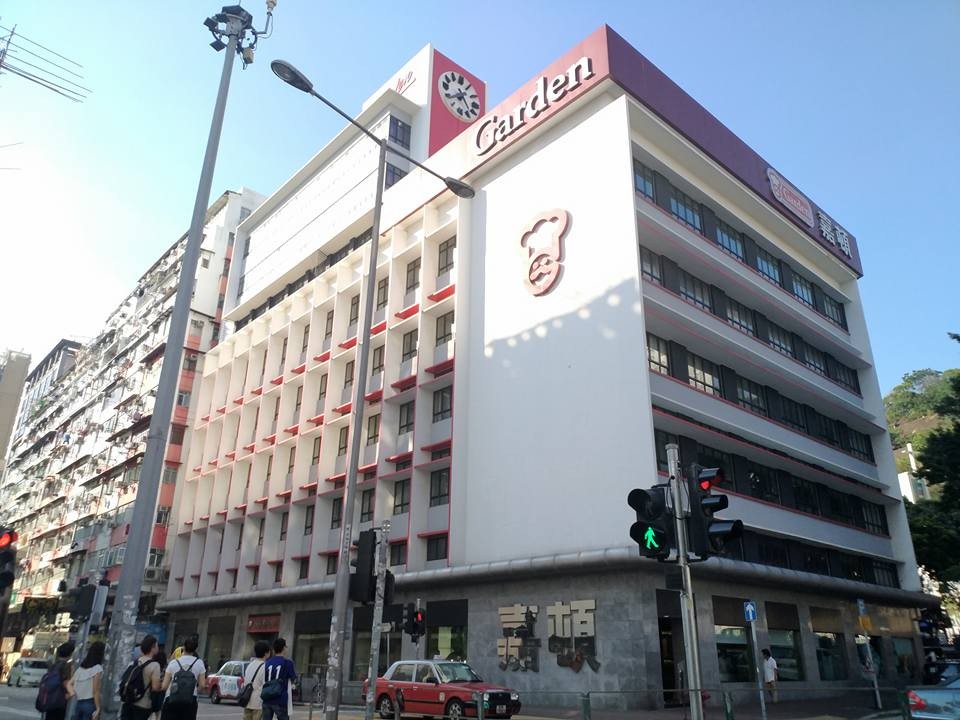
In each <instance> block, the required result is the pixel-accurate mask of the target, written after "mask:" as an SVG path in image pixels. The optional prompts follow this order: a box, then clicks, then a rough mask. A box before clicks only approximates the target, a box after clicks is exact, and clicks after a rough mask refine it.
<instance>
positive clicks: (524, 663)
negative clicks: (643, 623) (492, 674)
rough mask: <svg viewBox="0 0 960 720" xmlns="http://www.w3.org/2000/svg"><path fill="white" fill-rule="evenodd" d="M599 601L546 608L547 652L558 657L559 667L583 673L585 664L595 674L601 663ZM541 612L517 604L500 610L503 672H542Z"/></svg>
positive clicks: (577, 601) (500, 645)
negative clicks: (537, 634) (597, 622)
mask: <svg viewBox="0 0 960 720" xmlns="http://www.w3.org/2000/svg"><path fill="white" fill-rule="evenodd" d="M596 608H597V604H596V601H595V600H573V601H571V602H567V603H564V602H560V601H557V602H555V603H553V604H552V605H548V606H547V607H546V614H547V649H548V651H549V652H551V653H553V654H554V655H556V656H557V665H559V666H560V667H566V668H570V669H571V670H573V671H574V672H580V670H581V669H582V668H583V665H584V663H586V664H587V665H589V666H590V668H591V669H592V670H593V671H594V672H598V671H599V670H600V662H599V661H598V660H597V657H596V655H597V640H596V626H595V623H594V612H595V611H596ZM539 610H540V608H539V607H538V606H537V605H521V604H519V603H518V604H515V605H512V606H510V607H502V608H500V628H501V631H502V632H503V637H502V638H499V639H498V640H497V656H498V658H499V659H500V669H501V670H507V669H509V670H514V671H517V670H522V671H524V672H526V671H528V670H530V671H533V672H539V671H540V657H539V655H540V647H541V641H540V639H539V638H537V637H536V630H537V628H536V625H537V618H538V615H539Z"/></svg>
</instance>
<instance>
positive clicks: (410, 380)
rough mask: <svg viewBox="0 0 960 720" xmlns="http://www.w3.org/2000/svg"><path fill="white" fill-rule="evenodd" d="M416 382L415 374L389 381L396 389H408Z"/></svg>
mask: <svg viewBox="0 0 960 720" xmlns="http://www.w3.org/2000/svg"><path fill="white" fill-rule="evenodd" d="M416 384H417V376H416V375H411V376H410V377H405V378H403V379H401V380H397V381H396V382H395V383H390V387H392V388H393V389H394V390H397V391H401V392H402V391H403V390H408V389H409V388H412V387H413V386H414V385H416Z"/></svg>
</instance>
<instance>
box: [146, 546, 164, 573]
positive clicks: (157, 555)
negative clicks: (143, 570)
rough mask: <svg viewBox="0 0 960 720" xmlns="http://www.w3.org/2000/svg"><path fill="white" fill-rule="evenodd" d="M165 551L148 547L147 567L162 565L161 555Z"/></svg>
mask: <svg viewBox="0 0 960 720" xmlns="http://www.w3.org/2000/svg"><path fill="white" fill-rule="evenodd" d="M164 555H165V553H164V551H163V550H156V549H155V548H150V556H149V557H148V558H147V567H152V568H158V567H163V557H164Z"/></svg>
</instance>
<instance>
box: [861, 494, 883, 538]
mask: <svg viewBox="0 0 960 720" xmlns="http://www.w3.org/2000/svg"><path fill="white" fill-rule="evenodd" d="M861 507H862V512H863V526H864V528H866V529H867V530H869V531H870V532H872V533H876V534H878V535H888V534H889V533H890V531H889V529H888V528H887V512H886V510H884V509H883V506H882V505H877V504H876V503H872V502H868V501H867V500H863V501H862V503H861Z"/></svg>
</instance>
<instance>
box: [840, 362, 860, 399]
mask: <svg viewBox="0 0 960 720" xmlns="http://www.w3.org/2000/svg"><path fill="white" fill-rule="evenodd" d="M834 365H835V367H834V373H833V379H834V380H835V381H837V382H838V383H840V384H841V385H843V386H844V387H845V388H847V389H849V390H852V391H853V392H855V393H857V394H858V395H859V394H860V379H859V378H858V377H857V371H856V370H854V369H852V368H849V367H847V366H846V365H844V364H843V363H834Z"/></svg>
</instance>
